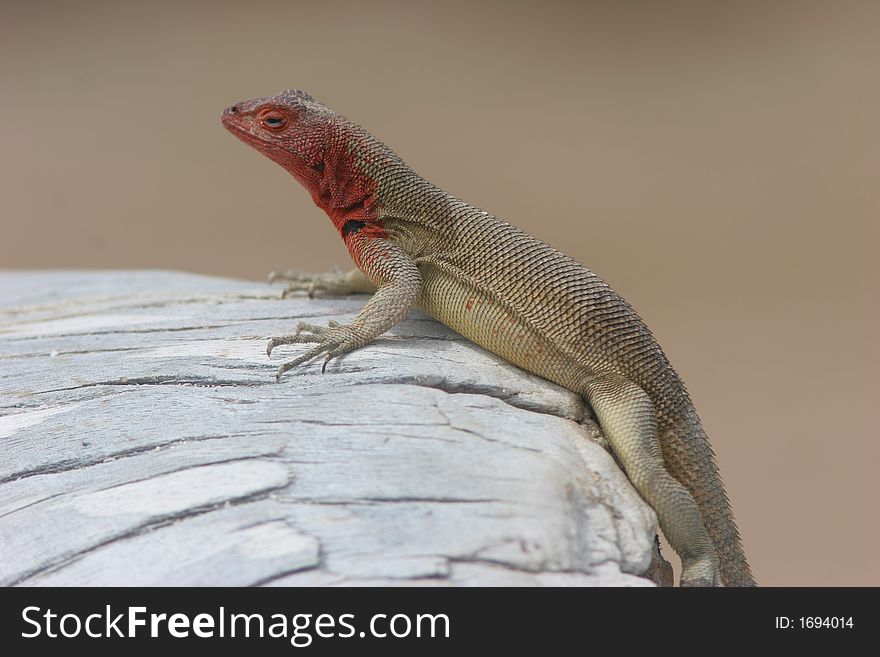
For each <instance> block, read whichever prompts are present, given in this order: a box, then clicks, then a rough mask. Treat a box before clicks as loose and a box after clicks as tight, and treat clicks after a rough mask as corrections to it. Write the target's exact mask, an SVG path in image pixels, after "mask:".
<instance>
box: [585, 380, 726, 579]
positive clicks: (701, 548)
mask: <svg viewBox="0 0 880 657" xmlns="http://www.w3.org/2000/svg"><path fill="white" fill-rule="evenodd" d="M585 396H586V397H587V400H588V401H589V402H590V405H591V406H592V407H593V410H594V411H595V413H596V417H597V418H598V420H599V424H600V425H601V427H602V430H603V432H604V433H605V436H606V437H607V438H608V442H609V443H611V447H612V449H613V450H614V452H615V454H616V455H617V457H618V459H620V462H621V464H622V465H623V468H624V470H625V471H626V474H627V476H628V477H629V480H630V481H631V482H632V483H633V485H634V486H635V488H636V490H637V491H638V492H639V494H640V495H641V496H642V498H644V500H645V501H646V502H647V503H648V504H649V505H651V507H652V508H653V509H654V511H655V512H656V514H657V518H658V520H659V521H660V528H661V529H662V530H663V533H664V534H665V535H666V538H667V539H668V540H669V543H670V544H671V545H672V547H673V549H674V550H675V551H676V552H677V553H678V555H679V556H680V557H681V561H682V573H681V585H682V586H720V584H721V577H720V568H719V563H718V556H717V554H716V552H715V547H714V545H713V543H712V541H711V539H710V538H709V534H708V533H707V531H706V528H705V525H704V523H703V517H702V514H701V513H700V509H699V507H698V506H697V503H696V501H695V500H694V498H693V496H692V495H691V493H690V492H688V490H687V489H686V488H685V487H684V486H682V485H681V483H679V482H678V480H676V479H675V478H674V477H673V476H672V475H670V474H669V472H668V471H667V470H666V467H665V465H664V462H663V455H662V453H661V450H660V442H659V438H658V431H657V419H656V415H655V412H654V405H653V403H652V402H651V399H650V398H649V397H648V395H647V394H646V393H645V392H644V391H643V390H642V389H641V388H640V387H639V386H638V385H636V384H635V383H633V382H631V381H628V380H627V379H624V378H622V377H619V376H602V377H598V378H596V379H593V380H592V381H590V382H589V383H588V384H587V387H586V390H585Z"/></svg>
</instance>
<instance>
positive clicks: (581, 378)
mask: <svg viewBox="0 0 880 657" xmlns="http://www.w3.org/2000/svg"><path fill="white" fill-rule="evenodd" d="M222 122H223V125H224V126H225V127H226V128H227V129H228V130H229V131H230V132H232V133H233V134H234V135H235V136H236V137H238V138H239V139H241V140H242V141H244V142H245V143H247V144H249V145H250V146H252V147H253V148H255V149H256V150H258V151H260V152H261V153H263V154H264V155H265V156H267V157H268V158H270V159H271V160H274V161H275V162H277V163H278V164H280V165H281V166H282V167H284V168H285V169H286V170H287V171H288V172H290V173H291V174H293V176H294V178H296V179H297V180H298V181H299V182H300V184H301V185H303V187H305V188H306V189H307V190H308V191H309V193H310V194H311V195H312V198H313V199H314V202H315V204H316V205H317V206H318V207H320V208H321V209H322V210H324V211H325V212H326V213H327V215H329V217H330V220H331V221H332V222H333V225H334V226H335V227H336V230H338V231H339V233H340V235H341V236H342V239H343V241H344V242H345V245H346V247H348V251H349V253H350V254H351V257H352V259H353V260H354V262H355V264H356V265H357V267H358V269H357V270H355V271H353V272H350V273H348V274H342V273H339V272H337V273H335V274H324V275H320V276H319V277H318V278H316V279H310V278H308V277H305V276H304V275H302V274H298V273H296V272H291V273H290V275H289V276H287V278H288V279H289V281H290V289H305V288H308V289H309V290H310V293H311V292H313V291H314V290H315V289H316V288H317V289H326V290H329V291H331V292H336V293H348V292H368V291H369V292H374V294H373V296H372V297H371V298H370V299H369V301H367V303H366V305H365V306H364V307H363V309H362V310H361V311H360V312H359V313H358V314H357V316H356V317H355V318H354V320H353V321H352V322H351V323H350V324H340V323H337V322H330V323H329V325H328V326H317V325H313V324H306V323H303V322H300V323H299V324H298V325H297V327H296V332H295V333H294V334H293V335H286V336H281V337H274V338H272V339H270V341H269V346H268V349H267V351H268V352H269V353H270V354H271V352H272V349H273V348H274V347H276V346H278V345H281V344H314V346H312V347H311V348H309V349H308V350H307V351H306V352H305V353H303V354H302V355H300V356H299V357H298V358H295V359H293V360H291V361H289V362H286V363H284V364H283V365H282V366H281V367H280V368H279V370H278V377H279V378H280V377H281V375H282V374H283V373H284V372H285V371H287V370H289V369H290V368H292V367H295V366H297V365H299V364H301V363H305V362H307V361H310V360H312V359H314V358H317V357H319V356H322V355H323V356H324V366H325V367H326V364H327V361H329V360H330V359H332V358H335V357H337V356H341V355H342V354H345V353H347V352H350V351H352V350H354V349H357V348H359V347H362V346H363V345H365V344H367V343H368V342H370V341H371V340H373V339H374V338H376V337H377V336H379V335H381V334H382V333H384V332H385V331H387V330H388V329H390V328H391V327H392V326H394V325H395V324H397V323H398V322H400V321H401V320H402V319H403V318H404V317H405V316H406V315H407V313H408V312H409V311H410V309H412V308H413V307H419V308H421V309H422V310H423V311H425V312H426V313H428V314H429V315H431V316H433V317H435V318H436V319H438V320H439V321H441V322H443V323H444V324H446V325H447V326H449V327H451V328H453V329H454V330H456V331H458V332H459V333H460V334H462V335H463V336H465V337H466V338H468V339H470V340H473V341H474V342H476V343H477V344H478V345H480V346H482V347H484V348H485V349H488V350H489V351H491V352H493V353H495V354H497V355H498V356H500V357H502V358H504V359H506V360H508V361H510V362H511V363H514V364H515V365H518V366H519V367H522V368H524V369H526V370H528V371H530V372H533V373H535V374H537V375H539V376H541V377H543V378H545V379H549V380H550V381H554V382H555V383H557V384H559V385H561V386H564V387H565V388H568V389H569V390H572V391H574V392H576V393H579V394H581V395H582V396H583V397H584V398H585V399H586V400H587V401H588V402H589V404H590V406H591V407H592V409H593V411H594V413H595V415H596V418H597V420H598V421H599V424H600V426H601V427H602V430H603V432H604V434H605V436H606V438H607V439H608V442H609V443H610V445H611V447H612V449H613V450H614V453H615V454H616V456H617V458H618V459H619V461H620V463H621V465H622V466H623V469H624V470H625V472H626V474H627V476H628V477H629V479H630V481H631V482H632V483H633V485H634V486H635V488H636V489H637V490H638V492H639V493H640V494H641V496H642V497H643V498H644V499H645V501H647V502H648V504H650V505H651V507H652V508H653V509H654V510H655V512H656V513H657V516H658V519H659V522H660V527H661V529H662V530H663V533H664V534H665V535H666V538H667V539H668V540H669V543H670V544H671V545H672V547H673V549H674V550H675V551H676V552H677V553H678V554H679V556H680V557H681V560H682V573H681V577H680V582H681V584H682V585H696V586H717V585H726V586H752V585H754V584H755V581H754V579H753V577H752V574H751V571H750V569H749V565H748V563H747V561H746V557H745V554H744V552H743V549H742V544H741V541H740V537H739V532H738V530H737V527H736V523H735V521H734V519H733V513H732V511H731V509H730V504H729V502H728V498H727V494H726V493H725V491H724V487H723V485H722V483H721V478H720V476H719V473H718V468H717V466H716V464H715V457H714V454H713V452H712V448H711V447H710V445H709V441H708V438H707V437H706V434H705V432H704V431H703V428H702V426H701V424H700V420H699V418H698V417H697V413H696V411H695V409H694V406H693V403H692V402H691V400H690V397H689V396H688V393H687V391H686V389H685V386H684V384H683V383H682V381H681V379H680V378H679V376H678V374H677V373H676V372H675V370H674V369H673V368H672V366H671V365H670V363H669V361H668V359H667V358H666V355H665V354H664V353H663V351H662V350H661V349H660V346H659V345H658V343H657V341H656V340H655V339H654V337H653V335H652V334H651V331H650V330H649V329H648V327H647V326H646V325H645V324H644V322H643V321H642V320H641V318H640V317H639V316H638V315H637V314H636V312H635V311H634V310H633V309H632V308H631V307H630V306H629V304H628V303H627V302H626V301H625V300H624V299H623V298H622V297H620V296H619V295H618V294H617V293H616V292H614V291H613V290H612V289H611V288H610V287H609V286H608V284H607V283H605V281H603V280H602V279H601V278H599V277H598V276H597V275H596V274H594V273H593V272H592V271H590V270H589V269H587V268H586V267H584V266H583V265H582V264H581V263H579V262H577V261H576V260H574V259H572V258H570V257H568V256H566V255H564V254H563V253H560V252H559V251H557V250H556V249H554V248H553V247H551V246H549V245H548V244H545V243H544V242H541V241H540V240H538V239H536V238H534V237H532V236H531V235H528V234H527V233H525V232H523V231H521V230H519V229H517V228H515V227H514V226H511V225H510V224H508V223H506V222H504V221H501V220H500V219H498V218H496V217H494V216H492V215H491V214H489V213H488V212H484V211H482V210H480V209H478V208H475V207H473V206H471V205H468V204H467V203H465V202H464V201H461V200H459V199H458V198H455V197H454V196H451V195H450V194H448V193H446V192H445V191H443V190H442V189H440V188H438V187H436V186H435V185H433V184H432V183H430V182H428V181H427V180H425V179H424V178H422V177H421V176H419V175H418V174H417V173H416V172H415V171H413V170H412V169H411V168H410V167H409V166H407V165H406V164H405V163H404V162H403V160H402V159H401V158H400V157H399V156H398V155H397V154H396V153H394V152H393V151H392V150H391V149H390V148H388V147H387V146H386V145H385V144H383V143H382V142H381V141H379V140H378V139H376V138H375V137H373V136H372V135H371V134H369V133H368V132H367V131H366V130H364V129H363V128H361V127H360V126H358V125H356V124H354V123H352V122H350V121H349V120H347V119H346V118H344V117H343V116H341V115H339V114H337V113H336V112H334V111H333V110H331V109H329V108H328V107H327V106H325V105H323V104H322V103H320V102H318V101H316V100H315V99H314V98H313V97H312V96H310V95H309V94H308V93H306V92H304V91H300V90H289V91H284V92H282V93H280V94H278V95H277V96H274V97H272V98H258V99H256V100H251V101H247V102H242V103H238V104H236V105H233V106H231V107H229V108H227V109H226V110H225V111H224V112H223V115H222Z"/></svg>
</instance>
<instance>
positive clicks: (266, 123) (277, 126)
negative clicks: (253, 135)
mask: <svg viewBox="0 0 880 657" xmlns="http://www.w3.org/2000/svg"><path fill="white" fill-rule="evenodd" d="M259 120H260V124H261V125H262V126H263V127H264V128H268V129H269V130H272V131H274V132H280V131H281V130H284V127H285V126H286V125H287V117H286V116H284V114H282V113H281V112H279V111H278V110H276V109H266V110H263V111H262V112H260V115H259Z"/></svg>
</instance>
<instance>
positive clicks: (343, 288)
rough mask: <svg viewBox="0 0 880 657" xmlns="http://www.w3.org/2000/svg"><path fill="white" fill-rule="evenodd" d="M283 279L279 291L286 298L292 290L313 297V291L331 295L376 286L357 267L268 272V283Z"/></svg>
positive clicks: (339, 294)
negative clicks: (321, 271) (314, 270)
mask: <svg viewBox="0 0 880 657" xmlns="http://www.w3.org/2000/svg"><path fill="white" fill-rule="evenodd" d="M278 281H284V282H286V283H287V289H286V290H284V291H283V292H282V293H281V298H282V299H286V298H287V297H288V296H289V295H290V294H292V293H293V292H303V291H304V292H306V293H307V294H308V295H309V299H314V298H315V292H326V293H327V294H329V295H332V296H342V295H345V294H361V293H372V292H375V290H376V288H375V287H374V286H373V285H372V284H371V283H369V282H368V281H367V280H366V279H365V278H364V275H363V274H362V273H361V272H360V271H359V270H357V269H354V270H352V271H349V272H343V271H342V270H341V269H339V268H338V267H334V268H333V270H332V271H329V272H324V273H321V274H313V273H310V272H306V271H300V270H299V269H289V270H287V271H273V272H272V273H271V274H269V283H276V282H278Z"/></svg>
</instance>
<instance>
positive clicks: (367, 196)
mask: <svg viewBox="0 0 880 657" xmlns="http://www.w3.org/2000/svg"><path fill="white" fill-rule="evenodd" d="M221 120H222V122H223V126H224V127H225V128H226V129H227V130H229V131H230V132H231V133H232V134H234V135H235V136H236V137H238V138H239V139H241V140H242V141H243V142H245V143H246V144H249V145H250V146H252V147H253V148H255V149H256V150H258V151H260V152H261V153H262V154H263V155H265V156H266V157H268V158H269V159H271V160H273V161H275V162H277V163H278V164H280V165H281V166H282V167H284V168H285V169H286V170H287V171H289V172H290V173H291V174H292V175H293V176H294V178H296V179H297V180H298V181H299V182H300V184H301V185H302V186H303V187H305V188H306V189H307V190H308V191H309V193H310V194H311V195H312V199H313V200H314V201H315V204H316V205H317V206H318V207H320V208H322V209H323V210H324V211H325V212H326V213H327V214H328V215H329V216H330V219H331V220H332V221H333V224H334V225H335V226H336V228H337V230H339V232H340V234H342V235H343V237H344V239H345V240H346V242H348V241H349V235H350V234H353V233H357V232H358V231H359V227H358V230H354V231H352V226H356V225H357V224H363V226H364V231H363V232H364V234H370V235H376V236H381V235H384V230H382V227H381V224H380V221H379V219H378V208H377V207H376V198H375V191H376V183H375V181H374V180H373V179H372V178H371V177H370V176H369V175H368V174H367V173H366V172H365V171H364V170H363V168H362V167H361V166H360V164H359V163H358V160H357V157H358V153H357V152H356V148H355V147H356V146H358V145H361V144H362V145H363V146H364V147H367V146H368V144H367V143H366V137H367V135H366V133H365V132H364V131H362V130H361V129H359V128H357V126H354V125H353V124H351V123H349V122H348V121H347V120H346V119H344V118H343V117H341V116H340V115H338V114H336V113H335V112H334V111H333V110H331V109H329V108H328V107H326V106H325V105H323V104H321V103H319V102H318V101H316V100H315V99H314V98H312V96H310V95H309V94H307V93H306V92H304V91H300V90H288V91H283V92H281V93H280V94H278V95H277V96H273V97H272V98H257V99H255V100H250V101H246V102H243V103H238V104H236V105H233V106H232V107H229V108H227V109H226V110H225V111H224V112H223V116H222V119H221ZM352 222H355V223H352ZM346 224H347V225H348V227H349V228H348V229H346V228H345V227H346Z"/></svg>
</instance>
